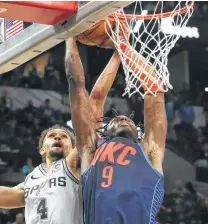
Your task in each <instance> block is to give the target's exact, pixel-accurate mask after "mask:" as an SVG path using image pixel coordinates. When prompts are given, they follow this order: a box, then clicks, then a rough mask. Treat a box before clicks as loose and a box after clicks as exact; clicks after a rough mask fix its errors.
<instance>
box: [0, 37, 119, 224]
mask: <svg viewBox="0 0 208 224" xmlns="http://www.w3.org/2000/svg"><path fill="white" fill-rule="evenodd" d="M70 41H71V39H69V40H67V41H66V58H65V61H66V72H67V73H68V72H69V68H68V61H69V60H71V58H70V50H71V49H70V48H69V46H71V43H70ZM119 64H120V57H119V55H118V53H117V52H115V53H114V55H113V56H112V58H111V60H110V62H109V63H108V65H107V66H106V68H105V69H104V71H103V72H102V74H101V75H100V77H99V79H98V81H97V82H96V84H95V86H94V88H93V90H92V92H91V95H90V102H91V109H92V115H93V116H94V118H95V119H96V120H100V117H102V116H103V107H104V103H105V100H106V97H107V94H108V91H109V89H110V88H111V85H112V83H113V81H114V79H115V76H116V72H117V70H118V67H119ZM80 70H81V72H82V67H80ZM86 94H88V93H87V92H86ZM99 126H100V123H99V124H98V127H99ZM85 128H87V127H85ZM74 143H75V140H74V136H73V132H70V131H69V130H68V129H66V128H64V127H61V126H54V127H52V128H50V129H47V130H45V131H44V132H43V133H42V134H41V137H40V141H39V150H40V154H41V156H42V158H43V163H42V164H41V165H39V166H38V167H36V168H35V169H34V171H33V172H32V173H30V174H29V175H28V176H27V177H26V179H25V182H24V183H22V184H19V185H18V186H16V187H14V188H8V187H0V208H9V209H11V208H19V207H25V218H26V223H27V224H41V223H47V224H62V223H63V224H77V223H82V211H81V209H80V206H79V204H82V199H80V198H79V193H78V191H79V186H78V184H79V179H80V158H79V156H78V153H77V151H76V148H75V144H74ZM76 144H77V143H76Z"/></svg>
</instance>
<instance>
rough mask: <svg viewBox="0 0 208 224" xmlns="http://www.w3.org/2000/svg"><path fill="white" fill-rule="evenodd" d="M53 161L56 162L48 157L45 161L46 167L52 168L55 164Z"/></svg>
mask: <svg viewBox="0 0 208 224" xmlns="http://www.w3.org/2000/svg"><path fill="white" fill-rule="evenodd" d="M53 162H54V161H51V160H49V159H46V163H45V165H46V167H47V168H50V167H51V165H52V164H53Z"/></svg>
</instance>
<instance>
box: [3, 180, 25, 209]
mask: <svg viewBox="0 0 208 224" xmlns="http://www.w3.org/2000/svg"><path fill="white" fill-rule="evenodd" d="M22 186H23V185H22V184H21V185H17V186H16V187H13V188H9V187H0V207H1V208H7V209H12V208H21V207H24V206H25V200H24V188H22Z"/></svg>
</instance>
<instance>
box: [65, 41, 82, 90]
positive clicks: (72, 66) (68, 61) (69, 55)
mask: <svg viewBox="0 0 208 224" xmlns="http://www.w3.org/2000/svg"><path fill="white" fill-rule="evenodd" d="M65 70H66V77H67V80H68V83H69V85H70V83H71V82H72V80H73V83H74V84H76V85H82V86H84V85H85V77H84V70H83V66H82V63H81V59H80V55H79V51H78V48H77V44H76V40H75V39H74V38H69V39H68V40H66V54H65Z"/></svg>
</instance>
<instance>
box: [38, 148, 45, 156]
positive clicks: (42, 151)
mask: <svg viewBox="0 0 208 224" xmlns="http://www.w3.org/2000/svg"><path fill="white" fill-rule="evenodd" d="M39 152H40V154H41V156H42V155H44V153H45V148H44V147H42V148H41V149H40V151H39Z"/></svg>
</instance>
